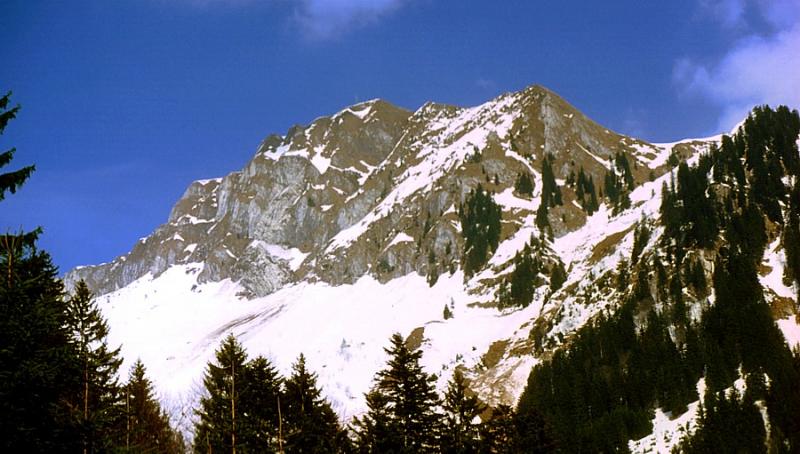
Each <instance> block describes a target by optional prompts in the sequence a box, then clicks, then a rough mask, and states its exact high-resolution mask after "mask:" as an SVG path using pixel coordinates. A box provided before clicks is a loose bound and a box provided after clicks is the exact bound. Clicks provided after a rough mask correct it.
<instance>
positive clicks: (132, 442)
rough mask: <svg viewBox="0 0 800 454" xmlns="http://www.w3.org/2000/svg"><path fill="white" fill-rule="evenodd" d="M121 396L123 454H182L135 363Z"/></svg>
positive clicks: (146, 381) (142, 366) (165, 416)
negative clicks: (143, 453)
mask: <svg viewBox="0 0 800 454" xmlns="http://www.w3.org/2000/svg"><path fill="white" fill-rule="evenodd" d="M124 393H125V442H124V446H125V451H126V452H137V453H138V452H162V453H179V452H183V445H182V441H181V439H180V437H179V436H178V434H176V433H175V432H174V431H173V430H172V428H171V427H170V424H169V417H168V416H167V414H166V413H164V411H163V410H162V409H161V406H160V405H159V403H158V401H157V400H156V399H155V397H154V396H153V385H152V383H151V382H150V379H148V378H147V376H146V375H145V368H144V364H142V361H141V360H137V361H136V363H134V365H133V367H132V368H131V371H130V375H129V378H128V383H127V384H126V385H125V387H124Z"/></svg>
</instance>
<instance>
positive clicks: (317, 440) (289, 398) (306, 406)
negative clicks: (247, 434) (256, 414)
mask: <svg viewBox="0 0 800 454" xmlns="http://www.w3.org/2000/svg"><path fill="white" fill-rule="evenodd" d="M282 397H283V398H282V399H281V414H282V415H283V418H284V426H283V427H284V429H283V431H284V438H285V443H284V444H283V447H284V449H285V451H286V452H287V453H290V454H292V453H317V452H330V453H334V452H338V451H340V449H341V444H342V442H344V440H345V439H344V436H343V434H342V429H341V428H340V427H339V421H338V419H337V417H336V413H334V412H333V409H332V408H331V406H330V404H329V403H328V402H327V401H325V399H323V398H322V392H321V391H320V389H319V388H318V387H317V376H316V374H314V373H312V372H310V371H309V370H308V369H307V368H306V359H305V356H303V355H302V354H301V355H300V356H299V357H298V358H297V362H296V363H294V365H293V366H292V375H291V376H290V377H289V378H288V379H287V380H286V382H285V383H284V392H283V396H282Z"/></svg>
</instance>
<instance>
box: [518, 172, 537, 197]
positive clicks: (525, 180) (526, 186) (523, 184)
mask: <svg viewBox="0 0 800 454" xmlns="http://www.w3.org/2000/svg"><path fill="white" fill-rule="evenodd" d="M514 190H515V191H516V192H517V193H518V194H521V195H525V196H528V197H530V196H532V195H533V180H531V177H530V175H528V172H522V173H520V174H519V175H518V176H517V180H516V182H514Z"/></svg>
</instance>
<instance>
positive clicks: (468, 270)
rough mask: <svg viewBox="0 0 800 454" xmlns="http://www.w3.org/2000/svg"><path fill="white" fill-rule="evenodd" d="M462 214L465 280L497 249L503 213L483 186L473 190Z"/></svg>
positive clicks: (461, 211)
mask: <svg viewBox="0 0 800 454" xmlns="http://www.w3.org/2000/svg"><path fill="white" fill-rule="evenodd" d="M459 211H460V212H459V218H460V220H461V233H462V235H463V236H464V254H463V255H462V259H461V260H462V267H463V269H464V275H465V277H469V276H471V275H472V274H473V273H475V272H476V271H478V270H479V269H480V268H481V267H482V266H483V265H485V264H486V261H487V260H488V259H489V257H490V256H491V254H493V253H494V251H495V250H496V249H497V245H498V244H499V242H500V227H501V225H500V219H501V214H502V211H501V210H500V207H499V206H498V205H497V204H496V203H495V202H494V200H493V199H492V196H491V194H489V193H488V192H487V191H484V190H483V188H482V187H481V186H480V185H478V187H477V188H476V189H475V190H473V191H470V193H469V194H468V196H467V199H466V201H465V203H464V205H463V206H462V207H461V209H460V210H459Z"/></svg>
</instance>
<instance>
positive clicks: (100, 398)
mask: <svg viewBox="0 0 800 454" xmlns="http://www.w3.org/2000/svg"><path fill="white" fill-rule="evenodd" d="M66 315H67V319H66V326H67V329H68V331H69V333H70V336H71V338H72V342H73V343H74V345H75V348H76V349H77V351H78V355H79V358H78V359H79V361H80V367H81V391H80V393H79V395H77V396H75V397H74V398H73V400H72V407H73V408H72V414H73V416H74V417H75V418H76V420H77V421H79V423H78V424H79V427H80V433H81V439H82V440H81V442H82V444H83V450H84V452H97V451H105V450H109V449H110V448H111V447H112V446H114V444H118V443H119V437H118V434H115V433H114V432H115V429H117V428H118V425H119V422H120V420H121V419H122V417H123V408H122V405H123V402H122V395H121V392H120V391H121V389H120V386H119V383H118V382H117V371H118V370H119V366H120V364H122V359H121V358H120V357H119V347H118V348H116V349H111V348H109V346H108V339H107V337H108V324H107V323H106V321H105V319H104V318H103V315H102V314H101V312H100V309H99V308H98V307H97V302H96V301H95V299H94V296H93V295H92V293H91V292H90V291H89V288H88V287H87V286H86V283H85V282H84V281H79V282H78V283H77V284H76V286H75V292H74V294H73V295H72V297H71V298H70V299H69V300H68V301H67V307H66Z"/></svg>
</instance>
